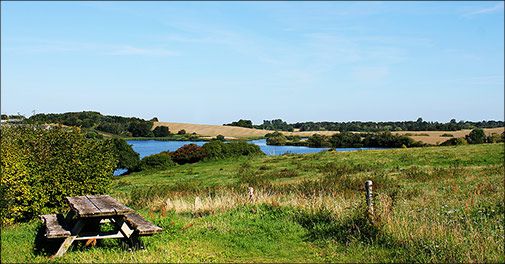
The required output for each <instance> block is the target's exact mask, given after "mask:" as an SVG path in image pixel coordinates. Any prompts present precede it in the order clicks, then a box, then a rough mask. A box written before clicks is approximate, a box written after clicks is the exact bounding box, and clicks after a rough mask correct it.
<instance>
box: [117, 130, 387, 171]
mask: <svg viewBox="0 0 505 264" xmlns="http://www.w3.org/2000/svg"><path fill="white" fill-rule="evenodd" d="M127 142H128V144H130V145H131V146H132V148H133V150H134V151H136V152H137V153H139V155H140V158H143V157H145V156H149V155H153V154H157V153H160V152H162V151H167V150H168V151H175V150H177V149H178V148H180V147H182V146H183V145H186V144H191V143H193V144H196V145H198V146H202V145H203V144H205V143H206V142H205V141H162V140H128V141H127ZM249 143H253V144H256V145H258V146H259V147H260V149H261V150H262V151H263V152H265V154H267V155H269V156H273V155H282V154H285V153H294V154H306V153H315V152H320V151H323V150H328V149H329V148H309V147H302V146H269V145H267V141H266V139H258V140H251V141H249ZM369 149H379V148H337V149H335V150H336V151H356V150H369ZM124 172H126V171H125V170H116V171H115V172H114V175H119V174H121V173H124Z"/></svg>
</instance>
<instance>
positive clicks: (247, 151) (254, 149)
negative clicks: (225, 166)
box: [202, 140, 265, 159]
mask: <svg viewBox="0 0 505 264" xmlns="http://www.w3.org/2000/svg"><path fill="white" fill-rule="evenodd" d="M202 147H203V149H204V150H205V153H206V155H207V156H206V159H224V158H229V157H239V156H256V155H265V154H264V153H263V151H261V149H260V147H259V146H257V145H255V144H250V143H247V142H244V141H232V142H228V143H224V142H222V141H219V140H212V141H210V142H208V143H205V144H204V145H203V146H202Z"/></svg>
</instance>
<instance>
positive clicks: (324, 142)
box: [307, 134, 331, 148]
mask: <svg viewBox="0 0 505 264" xmlns="http://www.w3.org/2000/svg"><path fill="white" fill-rule="evenodd" d="M307 145H308V146H309V147H313V148H323V147H331V143H330V140H329V137H327V136H322V135H319V134H314V135H312V136H311V137H309V138H308V139H307Z"/></svg>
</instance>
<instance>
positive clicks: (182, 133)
mask: <svg viewBox="0 0 505 264" xmlns="http://www.w3.org/2000/svg"><path fill="white" fill-rule="evenodd" d="M177 135H186V130H184V129H181V130H179V131H178V132H177Z"/></svg>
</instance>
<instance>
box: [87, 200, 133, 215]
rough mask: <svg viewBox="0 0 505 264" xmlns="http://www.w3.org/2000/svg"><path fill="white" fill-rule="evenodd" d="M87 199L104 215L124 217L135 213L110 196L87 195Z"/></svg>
mask: <svg viewBox="0 0 505 264" xmlns="http://www.w3.org/2000/svg"><path fill="white" fill-rule="evenodd" d="M86 197H88V199H89V200H90V201H91V203H92V204H94V205H95V206H96V207H97V208H98V209H99V210H100V212H101V214H102V215H103V214H111V215H123V214H127V213H133V212H134V211H133V209H131V208H129V207H127V206H125V205H124V204H122V203H120V202H118V201H116V200H115V199H114V198H112V197H110V196H109V195H87V196H86Z"/></svg>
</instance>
